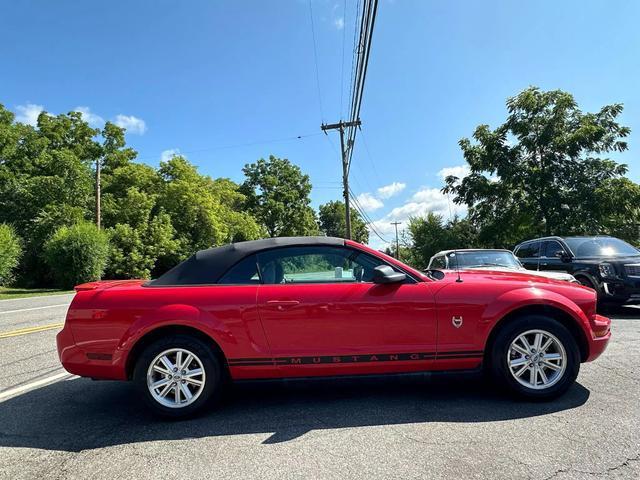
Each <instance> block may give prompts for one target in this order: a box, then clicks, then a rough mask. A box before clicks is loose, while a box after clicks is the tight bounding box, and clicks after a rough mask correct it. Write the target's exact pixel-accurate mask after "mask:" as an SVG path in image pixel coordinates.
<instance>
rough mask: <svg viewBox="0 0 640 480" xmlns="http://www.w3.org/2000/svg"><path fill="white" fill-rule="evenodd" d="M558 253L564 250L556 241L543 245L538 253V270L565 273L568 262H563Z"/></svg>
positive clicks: (546, 242)
mask: <svg viewBox="0 0 640 480" xmlns="http://www.w3.org/2000/svg"><path fill="white" fill-rule="evenodd" d="M558 252H565V253H566V250H565V249H564V247H563V246H562V244H561V243H560V242H558V241H557V240H547V241H545V242H544V243H543V245H542V248H541V253H540V270H550V271H554V272H565V273H566V272H567V271H568V269H567V267H568V262H566V261H563V260H562V258H560V256H558V255H557V253H558Z"/></svg>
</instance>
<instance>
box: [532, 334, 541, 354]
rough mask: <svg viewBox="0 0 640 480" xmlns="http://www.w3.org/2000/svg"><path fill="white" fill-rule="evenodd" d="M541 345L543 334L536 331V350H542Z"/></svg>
mask: <svg viewBox="0 0 640 480" xmlns="http://www.w3.org/2000/svg"><path fill="white" fill-rule="evenodd" d="M540 347H542V334H541V333H536V336H535V338H534V340H533V348H535V349H536V352H539V351H540Z"/></svg>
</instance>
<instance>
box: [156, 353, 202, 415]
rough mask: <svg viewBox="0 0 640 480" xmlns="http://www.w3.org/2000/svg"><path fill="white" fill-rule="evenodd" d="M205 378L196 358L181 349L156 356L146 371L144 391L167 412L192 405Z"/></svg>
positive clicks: (199, 362)
mask: <svg viewBox="0 0 640 480" xmlns="http://www.w3.org/2000/svg"><path fill="white" fill-rule="evenodd" d="M206 381H207V374H206V373H205V371H204V366H203V365H202V361H201V360H200V359H199V358H198V356H197V355H196V354H195V353H193V352H190V351H189V350H186V349H184V348H171V349H169V350H165V351H164V352H161V353H159V354H158V356H157V357H156V358H154V359H153V361H152V362H151V365H149V369H148V371H147V388H148V389H149V393H150V394H151V396H152V397H153V399H154V400H155V401H156V402H158V403H159V404H161V405H164V406H165V407H168V408H182V407H186V406H188V405H191V404H192V403H194V402H195V401H196V400H198V397H199V396H200V395H201V394H202V391H203V390H204V386H205V383H206Z"/></svg>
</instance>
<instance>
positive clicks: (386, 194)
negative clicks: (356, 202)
mask: <svg viewBox="0 0 640 480" xmlns="http://www.w3.org/2000/svg"><path fill="white" fill-rule="evenodd" d="M406 186H407V184H406V183H400V182H393V183H392V184H390V185H385V186H384V187H380V188H379V189H378V196H379V197H380V198H391V197H393V196H394V195H397V194H398V193H400V192H401V191H402V190H404V188H405V187H406Z"/></svg>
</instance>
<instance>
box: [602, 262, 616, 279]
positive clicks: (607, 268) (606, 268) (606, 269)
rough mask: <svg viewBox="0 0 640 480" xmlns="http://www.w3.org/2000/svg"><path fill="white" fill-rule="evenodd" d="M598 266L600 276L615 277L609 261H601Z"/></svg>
mask: <svg viewBox="0 0 640 480" xmlns="http://www.w3.org/2000/svg"><path fill="white" fill-rule="evenodd" d="M599 268H600V275H601V276H602V278H615V276H616V271H615V269H614V268H613V265H611V264H610V263H601V264H600V265H599Z"/></svg>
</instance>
